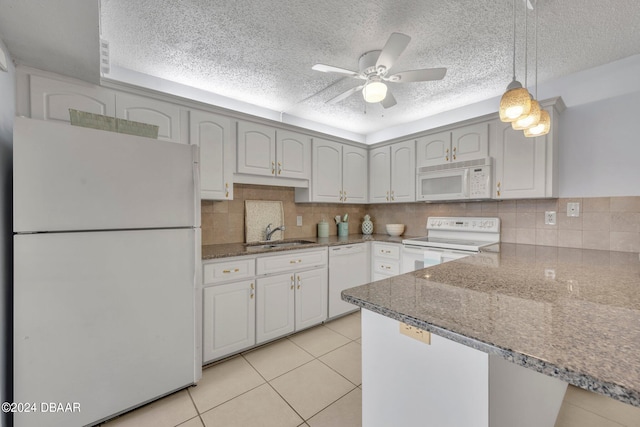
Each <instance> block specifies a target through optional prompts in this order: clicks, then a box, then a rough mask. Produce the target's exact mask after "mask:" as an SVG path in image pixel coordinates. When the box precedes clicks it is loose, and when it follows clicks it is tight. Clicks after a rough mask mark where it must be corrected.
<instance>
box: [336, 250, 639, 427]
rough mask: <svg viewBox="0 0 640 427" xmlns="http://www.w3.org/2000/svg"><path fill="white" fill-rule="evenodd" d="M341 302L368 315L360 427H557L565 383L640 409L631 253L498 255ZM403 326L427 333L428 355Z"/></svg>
mask: <svg viewBox="0 0 640 427" xmlns="http://www.w3.org/2000/svg"><path fill="white" fill-rule="evenodd" d="M498 249H499V252H492V251H497V250H498ZM343 299H344V300H345V301H348V302H350V303H353V304H355V305H358V306H360V307H362V308H363V309H365V310H364V311H363V317H362V318H363V320H362V328H363V332H362V334H363V338H362V339H363V413H364V419H363V421H364V425H365V426H375V425H383V424H384V422H383V421H382V420H384V419H385V416H386V415H385V414H388V413H393V416H394V417H395V419H396V420H404V421H406V422H409V423H411V420H416V419H421V420H428V419H431V418H430V417H431V416H433V417H437V416H442V417H443V418H442V419H444V421H440V423H436V424H429V423H427V424H425V425H438V426H439V427H440V426H444V425H463V424H456V422H455V421H451V422H452V424H446V422H447V420H453V419H465V420H473V421H472V422H471V424H467V425H473V426H476V425H477V426H491V427H495V426H501V425H509V424H508V423H509V422H511V423H514V424H511V425H519V426H524V425H536V426H542V425H549V426H553V423H554V422H555V417H556V416H557V411H558V409H559V407H560V404H561V401H562V396H563V394H564V389H565V388H566V384H567V383H568V384H572V385H575V386H577V387H581V388H584V389H587V390H590V391H594V392H597V393H601V394H604V395H606V396H610V397H612V398H614V399H617V400H619V401H622V402H624V403H627V404H631V405H634V406H640V260H639V258H638V254H636V253H622V252H609V251H595V250H583V249H570V248H556V247H544V246H531V245H515V244H502V245H497V246H496V247H492V248H488V251H485V252H482V253H480V254H478V255H474V256H470V257H468V258H465V259H461V260H458V261H453V262H449V263H446V264H441V265H438V266H434V267H430V268H428V269H424V270H419V271H415V272H412V273H407V274H404V275H400V276H396V277H392V278H389V279H386V280H381V281H378V282H374V283H371V284H367V285H363V286H359V287H356V288H351V289H348V290H346V291H344V292H343ZM399 322H402V323H405V324H407V325H410V326H413V327H416V328H419V329H421V330H424V331H428V332H430V333H432V335H431V345H428V344H425V343H422V342H420V341H417V340H412V339H410V338H408V337H405V336H403V335H401V334H400V332H399V330H398V328H399V327H405V328H406V326H402V323H400V325H398V323H399ZM425 335H428V334H426V333H425ZM442 348H446V349H445V350H443V351H441V352H440V354H439V355H437V356H433V353H437V352H438V351H440V350H438V349H442ZM414 352H415V354H414V355H413V356H411V355H408V353H414ZM435 361H439V362H437V363H441V364H442V365H441V366H434V365H435V364H436V363H435ZM394 399H395V400H394ZM438 399H440V400H438ZM451 400H455V402H453V403H449V404H448V403H447V402H448V401H451ZM447 405H448V406H447ZM465 406H466V407H467V409H468V411H466V412H468V414H466V415H465V414H464V412H465V408H464V407H465ZM412 408H413V409H412ZM454 411H455V416H453V415H452V416H449V415H448V414H454ZM411 412H413V414H411ZM438 414H440V415H438ZM412 416H414V417H417V418H411V417H412ZM465 416H466V417H468V418H464V417H465ZM536 416H541V417H542V418H544V420H543V421H535V420H534V418H535V417H536ZM420 417H421V418H420ZM456 417H457V418H456ZM436 419H437V418H436ZM509 420H510V421H509ZM527 420H529V421H527ZM425 422H426V421H425ZM465 422H468V421H465ZM527 422H530V424H527ZM407 425H408V424H407Z"/></svg>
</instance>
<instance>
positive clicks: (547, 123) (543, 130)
mask: <svg viewBox="0 0 640 427" xmlns="http://www.w3.org/2000/svg"><path fill="white" fill-rule="evenodd" d="M550 129H551V116H549V113H548V112H547V110H541V111H540V121H539V122H538V124H537V125H535V126H533V127H530V128H529V129H525V130H524V136H526V137H529V138H531V137H535V136H542V135H546V134H548V133H549V130H550Z"/></svg>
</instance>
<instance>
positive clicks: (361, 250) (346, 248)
mask: <svg viewBox="0 0 640 427" xmlns="http://www.w3.org/2000/svg"><path fill="white" fill-rule="evenodd" d="M370 274H371V266H370V257H369V246H368V243H357V244H353V245H342V246H334V247H330V248H329V318H333V317H336V316H340V315H342V314H345V313H348V312H351V311H357V310H358V307H357V306H355V305H353V304H349V303H348V302H344V301H342V298H341V297H340V294H341V293H342V291H343V290H345V289H347V288H353V287H354V286H359V285H364V284H366V283H369V282H370V281H371V279H370Z"/></svg>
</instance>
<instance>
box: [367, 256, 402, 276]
mask: <svg viewBox="0 0 640 427" xmlns="http://www.w3.org/2000/svg"><path fill="white" fill-rule="evenodd" d="M373 263H374V264H373V271H374V273H381V274H384V275H393V276H395V275H397V274H400V263H397V262H389V261H383V260H379V259H378V260H374V261H373Z"/></svg>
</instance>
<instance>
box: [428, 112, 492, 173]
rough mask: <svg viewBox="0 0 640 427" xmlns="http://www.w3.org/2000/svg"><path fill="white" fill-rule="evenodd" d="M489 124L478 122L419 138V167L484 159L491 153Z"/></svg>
mask: <svg viewBox="0 0 640 427" xmlns="http://www.w3.org/2000/svg"><path fill="white" fill-rule="evenodd" d="M488 138H489V124H488V123H478V124H474V125H469V126H463V127H460V128H457V129H453V130H451V131H446V132H440V133H436V134H433V135H427V136H423V137H421V138H418V142H417V149H416V150H417V165H416V166H417V167H419V168H420V167H425V166H435V165H441V164H444V163H450V162H463V161H466V160H476V159H482V158H484V157H487V156H488V155H489V139H488Z"/></svg>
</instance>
